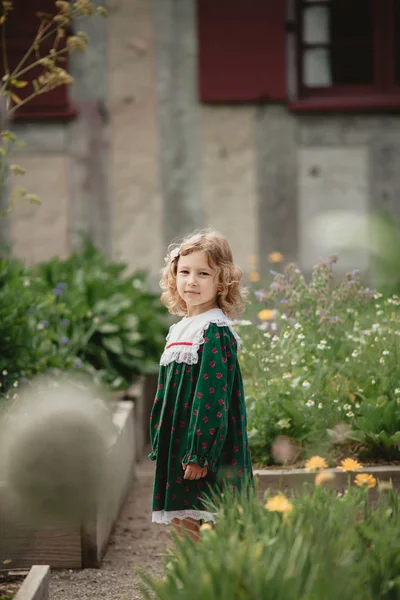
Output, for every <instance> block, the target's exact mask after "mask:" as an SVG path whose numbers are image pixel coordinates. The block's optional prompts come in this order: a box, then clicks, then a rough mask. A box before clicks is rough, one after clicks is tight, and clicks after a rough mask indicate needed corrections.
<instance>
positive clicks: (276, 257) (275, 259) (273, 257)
mask: <svg viewBox="0 0 400 600" xmlns="http://www.w3.org/2000/svg"><path fill="white" fill-rule="evenodd" d="M268 260H269V262H271V263H280V262H282V261H283V255H282V254H281V253H280V252H271V253H270V254H268Z"/></svg>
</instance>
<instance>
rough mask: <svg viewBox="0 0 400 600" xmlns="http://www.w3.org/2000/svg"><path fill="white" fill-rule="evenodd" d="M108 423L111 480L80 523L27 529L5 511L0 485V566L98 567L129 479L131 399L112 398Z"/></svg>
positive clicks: (132, 440) (131, 472) (132, 466)
mask: <svg viewBox="0 0 400 600" xmlns="http://www.w3.org/2000/svg"><path fill="white" fill-rule="evenodd" d="M113 421H114V424H115V425H116V428H117V435H116V437H115V439H114V440H113V441H112V444H111V447H110V450H109V455H108V456H109V461H110V467H111V469H110V471H111V472H112V476H113V480H112V482H111V483H110V485H109V489H108V491H109V493H108V494H107V495H106V496H105V497H104V498H101V500H100V502H99V504H98V506H97V511H95V512H94V514H93V515H91V517H90V519H88V520H86V521H85V522H77V523H75V524H74V525H71V524H68V526H66V525H65V523H62V522H60V523H59V524H58V525H57V526H54V525H52V526H51V528H45V527H41V528H37V529H32V528H28V527H26V526H25V525H24V524H22V523H18V522H15V519H13V515H12V513H11V514H10V510H12V509H10V507H9V504H7V502H6V494H7V490H6V488H5V486H3V488H2V487H1V483H0V515H1V514H2V513H3V515H2V521H3V523H2V524H1V529H2V531H1V538H2V540H1V541H2V543H1V545H0V564H2V563H3V562H4V561H7V562H8V561H11V562H9V564H10V567H12V568H14V569H15V568H18V569H26V568H30V567H31V566H32V565H49V566H50V567H51V568H54V569H81V568H88V567H91V568H96V567H99V566H100V563H101V560H102V557H103V555H104V552H105V550H106V548H107V544H108V541H109V538H110V535H111V532H112V529H113V527H114V524H115V522H116V520H117V518H118V515H119V513H120V510H121V507H122V505H123V504H124V502H125V499H126V497H127V494H128V492H129V489H130V487H131V484H132V481H133V478H134V472H135V463H136V457H135V451H136V443H135V419H134V407H133V403H132V402H126V401H125V402H118V403H117V406H116V410H115V412H114V416H113ZM7 511H8V512H7ZM4 515H5V518H4Z"/></svg>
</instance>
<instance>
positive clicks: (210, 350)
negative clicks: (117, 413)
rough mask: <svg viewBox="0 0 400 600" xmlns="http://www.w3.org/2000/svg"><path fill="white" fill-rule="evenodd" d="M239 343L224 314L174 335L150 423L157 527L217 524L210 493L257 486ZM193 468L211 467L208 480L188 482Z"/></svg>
mask: <svg viewBox="0 0 400 600" xmlns="http://www.w3.org/2000/svg"><path fill="white" fill-rule="evenodd" d="M238 341H239V340H238V336H237V334H236V332H235V331H234V330H233V327H232V321H231V320H230V319H228V317H226V315H225V314H224V313H223V312H222V311H221V310H220V309H212V310H210V311H207V312H206V313H203V314H201V315H197V316H195V317H191V318H188V317H185V318H184V319H182V321H180V322H179V323H177V324H176V325H173V326H172V328H171V329H170V333H169V335H168V337H167V343H166V347H165V350H164V353H163V355H162V357H161V361H160V372H159V377H158V390H157V395H156V397H155V400H154V404H153V409H152V413H151V417H150V439H151V444H152V452H151V454H150V455H149V457H150V458H151V459H152V460H155V461H156V471H155V477H154V492H153V516H152V520H153V522H156V523H170V522H171V521H172V519H175V518H178V519H184V518H189V517H190V518H193V519H196V520H204V521H215V518H214V516H213V515H212V514H211V513H210V512H209V511H207V510H206V508H205V506H204V505H203V500H204V499H205V498H206V497H207V495H210V496H211V498H213V497H215V495H214V494H215V491H217V490H220V489H222V487H223V486H225V485H229V486H231V488H232V489H233V490H240V489H241V488H242V487H243V485H252V479H253V474H252V466H251V458H250V451H249V445H248V438H247V424H246V407H245V400H244V393H243V382H242V376H241V372H240V367H239V363H238V359H237V346H238ZM189 462H192V463H196V464H198V465H200V466H202V467H203V466H207V468H208V473H207V476H206V477H204V478H202V479H199V480H186V479H184V477H183V476H184V470H183V468H182V463H183V464H188V463H189Z"/></svg>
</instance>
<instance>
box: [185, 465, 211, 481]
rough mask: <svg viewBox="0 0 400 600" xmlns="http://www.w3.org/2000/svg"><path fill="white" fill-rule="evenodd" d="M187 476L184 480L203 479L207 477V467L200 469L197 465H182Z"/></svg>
mask: <svg viewBox="0 0 400 600" xmlns="http://www.w3.org/2000/svg"><path fill="white" fill-rule="evenodd" d="M182 468H183V470H184V471H185V474H184V476H183V479H201V478H202V477H205V476H206V475H207V472H208V469H207V467H199V465H196V464H195V463H189V464H188V465H182Z"/></svg>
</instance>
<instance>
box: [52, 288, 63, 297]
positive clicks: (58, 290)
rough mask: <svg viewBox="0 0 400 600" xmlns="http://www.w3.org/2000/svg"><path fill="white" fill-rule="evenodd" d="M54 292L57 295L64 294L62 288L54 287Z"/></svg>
mask: <svg viewBox="0 0 400 600" xmlns="http://www.w3.org/2000/svg"><path fill="white" fill-rule="evenodd" d="M53 294H54V295H55V296H61V294H62V290H60V289H59V288H54V290H53Z"/></svg>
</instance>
